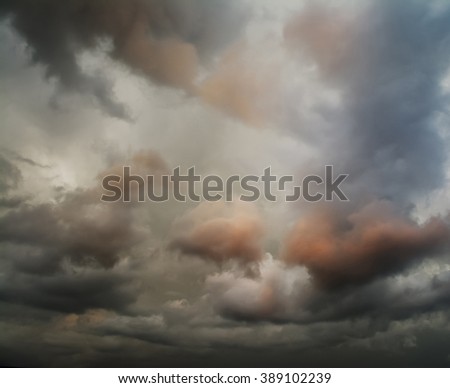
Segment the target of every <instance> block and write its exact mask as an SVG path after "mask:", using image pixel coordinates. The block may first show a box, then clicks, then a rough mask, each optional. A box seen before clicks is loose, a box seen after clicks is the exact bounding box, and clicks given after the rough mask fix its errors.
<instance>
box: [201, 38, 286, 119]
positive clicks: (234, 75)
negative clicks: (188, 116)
mask: <svg viewBox="0 0 450 388" xmlns="http://www.w3.org/2000/svg"><path fill="white" fill-rule="evenodd" d="M277 77H278V69H277V67H276V66H275V65H274V64H269V63H267V62H265V61H263V60H261V59H260V60H258V58H256V57H255V56H254V55H252V51H251V50H250V48H249V47H248V45H247V44H244V43H242V42H241V43H239V44H236V45H234V46H232V47H231V48H230V49H229V50H228V51H227V53H226V54H225V55H224V56H223V58H222V59H221V61H220V62H219V64H218V67H217V69H215V71H214V72H213V73H212V74H211V75H210V76H209V77H208V78H206V80H205V81H203V82H202V83H201V85H200V86H199V87H198V94H199V96H200V97H201V98H202V99H203V100H204V101H205V102H206V103H208V104H210V105H212V106H214V107H216V108H217V109H219V110H221V111H223V112H225V113H226V114H228V115H230V116H232V117H234V118H237V119H239V120H242V121H243V122H245V123H246V124H249V125H252V126H262V125H264V124H266V123H267V120H268V119H269V118H270V114H271V113H273V112H272V110H273V108H274V101H275V100H276V97H275V95H276V93H277V80H278V78H277Z"/></svg>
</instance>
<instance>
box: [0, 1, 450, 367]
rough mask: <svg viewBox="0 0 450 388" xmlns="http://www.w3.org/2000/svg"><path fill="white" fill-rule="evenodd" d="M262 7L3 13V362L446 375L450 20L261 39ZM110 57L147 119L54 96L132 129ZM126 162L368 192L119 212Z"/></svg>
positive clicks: (4, 7) (315, 20) (348, 20)
mask: <svg viewBox="0 0 450 388" xmlns="http://www.w3.org/2000/svg"><path fill="white" fill-rule="evenodd" d="M246 4H250V6H252V3H251V2H248V3H247V2H246ZM256 4H258V5H256ZM260 4H261V2H255V4H253V7H254V8H255V10H256V11H258V10H261V8H258V7H269V8H270V7H274V8H273V9H274V10H275V8H277V7H283V6H282V5H278V3H277V5H265V6H262V5H260ZM271 4H275V3H271ZM336 4H337V3H336ZM244 8H245V6H242V5H240V4H237V2H229V1H219V0H218V1H210V0H203V1H202V0H198V1H194V0H192V1H191V0H187V1H185V0H168V1H159V0H110V1H107V0H96V1H87V0H69V1H64V2H62V1H56V0H44V1H32V0H18V1H12V0H0V15H1V17H2V18H3V19H4V24H3V26H2V29H3V30H7V33H5V34H3V35H4V36H5V37H7V40H8V42H7V46H8V49H7V50H6V51H5V53H6V52H11V53H13V54H11V57H14V58H11V59H10V60H6V61H4V62H2V65H0V73H1V74H0V75H1V79H2V80H8V82H5V85H6V90H7V92H5V93H3V94H0V113H1V114H2V117H5V124H4V126H5V130H4V131H1V135H0V137H1V141H2V151H1V156H0V316H1V319H0V365H5V366H106V367H113V366H134V367H136V366H144V367H148V365H152V366H171V367H176V366H202V367H205V366H239V367H242V366H259V367H265V366H267V367H269V366H270V367H277V366H280V367H281V366H284V367H286V366H292V367H299V366H315V367H331V366H448V364H449V360H450V358H449V354H448V349H449V347H448V345H449V341H448V340H447V338H450V336H449V334H450V333H449V328H448V318H449V303H450V289H449V286H448V284H449V280H450V275H449V273H450V272H449V271H450V267H449V261H448V253H449V252H448V241H449V239H448V235H449V234H448V233H449V226H448V222H449V219H448V216H446V214H447V213H448V210H449V209H448V203H447V202H444V201H442V203H441V201H437V202H438V203H436V209H438V210H437V211H434V209H435V208H432V211H430V209H429V208H428V207H427V206H426V204H428V203H430V202H432V201H433V198H434V197H433V196H432V195H433V193H434V190H435V189H441V190H443V193H444V194H445V190H446V185H447V182H446V180H445V174H446V170H447V169H448V163H447V162H448V161H447V160H446V155H445V150H446V147H447V146H448V145H447V144H446V139H445V137H444V136H442V134H443V132H445V130H444V129H445V128H444V129H443V128H442V127H443V126H445V124H446V121H445V118H443V117H440V120H441V121H439V120H436V116H438V115H440V114H442V110H443V109H444V105H443V104H445V103H446V102H447V101H448V98H447V97H446V96H445V93H448V89H449V87H448V85H447V89H445V87H444V86H445V85H444V84H445V82H444V81H443V79H444V77H445V76H446V75H447V72H448V68H449V58H448V50H447V47H448V43H449V36H450V28H449V26H450V24H449V21H450V10H449V7H445V6H444V7H442V5H441V8H439V7H437V6H436V4H435V3H434V2H433V4H431V5H430V3H429V2H427V3H425V2H420V1H417V2H416V1H411V2H408V4H407V6H406V3H405V2H402V1H387V0H386V1H367V2H365V3H364V4H359V5H356V6H355V5H354V4H353V5H351V4H349V3H348V2H342V3H340V4H338V5H330V4H329V2H322V3H320V4H318V2H316V1H315V2H314V3H310V4H307V6H306V7H304V8H303V9H302V10H301V12H300V13H291V12H288V10H284V11H286V12H285V13H286V15H288V17H287V24H285V22H286V20H281V21H280V20H275V19H276V18H272V15H270V16H267V15H266V14H265V13H264V12H256V13H255V14H254V15H253V16H254V18H253V19H251V20H250V21H249V24H247V25H246V29H245V30H244V29H243V26H244V24H245V23H244V22H246V21H248V20H247V17H248V13H247V11H246V9H244ZM277 9H278V8H277ZM284 11H283V12H284ZM283 12H281V13H283ZM283 25H284V27H283ZM12 31H15V32H14V33H13V32H12ZM16 34H17V36H20V37H21V39H23V40H22V41H20V43H19V40H18V39H17V36H16ZM25 43H26V45H27V52H28V53H29V54H30V57H31V58H30V59H31V60H32V63H34V64H35V65H37V66H33V67H29V66H25V65H24V64H23V63H22V62H21V61H22V60H23V55H22V54H23V53H22V51H21V48H20V47H18V46H21V45H24V44H25ZM232 43H233V44H232ZM254 46H257V47H254ZM15 50H17V51H15ZM269 54H270V55H269ZM15 56H17V57H20V58H15ZM85 56H87V57H89V58H90V60H92V61H93V62H95V63H94V65H93V67H94V68H96V69H95V70H93V71H92V69H90V70H89V69H87V68H86V66H84V64H83V63H82V62H83V61H82V60H81V57H85ZM91 56H92V57H91ZM97 56H101V58H102V59H101V60H100V59H99V58H98V57H97ZM265 56H267V57H269V56H270V57H272V56H273V57H274V58H275V60H274V62H271V61H270V60H267V63H266V61H264V60H263V59H264V58H263V57H265ZM293 59H295V60H293ZM105 61H106V62H105ZM113 62H114V70H111V71H114V72H117V74H118V75H119V76H120V77H123V80H122V79H121V81H124V82H123V83H124V84H126V85H122V86H123V90H124V93H123V94H121V96H120V101H123V103H124V104H133V103H134V102H136V103H137V104H138V105H139V104H141V108H140V110H141V112H140V116H139V117H136V122H134V123H133V124H129V123H123V122H119V121H117V120H112V119H110V118H109V117H107V116H102V117H101V119H99V117H98V114H97V113H96V112H92V111H89V112H87V111H86V110H84V109H83V107H84V105H83V104H81V102H80V101H79V100H78V99H76V98H74V99H71V98H69V101H70V102H71V104H72V105H73V106H72V107H71V111H70V112H61V111H58V110H55V109H53V110H52V109H42V107H41V106H40V105H39V104H38V103H37V102H36V100H39V99H40V98H41V97H42V96H48V95H49V94H52V93H54V90H53V88H52V87H50V86H54V84H53V82H54V81H55V80H57V81H58V84H59V85H60V87H62V88H63V89H64V90H71V91H75V92H77V93H81V94H82V95H83V96H86V95H87V96H90V97H92V96H94V98H95V99H96V100H97V102H98V103H100V105H101V106H102V108H103V109H104V111H105V112H107V113H108V114H109V115H110V116H113V117H121V118H124V117H127V114H128V113H127V108H125V107H124V106H122V104H121V103H118V100H119V98H117V99H116V97H115V96H114V86H113V84H112V83H111V82H110V81H109V80H108V78H109V74H112V73H110V72H109V71H108V69H107V67H108V66H109V65H112V63H113ZM105 63H107V64H108V65H107V66H106V67H105V68H103V67H102V66H104V65H105ZM22 65H23V66H22ZM116 65H118V66H117V67H116ZM87 67H89V66H87ZM39 69H41V70H42V69H44V70H45V72H46V75H47V77H48V78H49V79H50V82H48V85H49V88H48V89H49V90H46V91H45V93H44V92H43V93H41V92H42V90H40V89H39V88H44V86H47V80H43V79H41V78H42V77H41V74H40V70H39ZM130 71H131V72H133V73H136V74H138V75H140V76H143V77H144V78H146V79H148V80H150V82H152V83H154V84H156V85H160V86H166V87H169V88H172V89H173V90H178V91H181V93H172V92H168V90H166V89H164V88H158V89H156V88H150V89H149V90H147V85H146V84H145V83H143V84H139V85H137V86H136V85H131V81H130V84H128V77H129V76H130V73H129V72H130ZM22 76H23V77H22ZM37 78H39V80H38V81H37ZM130 79H133V80H134V77H130ZM446 82H447V83H448V80H447V81H446ZM16 85H17V89H16V87H15V86H16ZM36 85H37V86H38V87H36V88H35V89H39V90H32V91H31V90H28V89H29V88H30V87H31V86H36ZM443 85H444V86H443ZM134 86H136V89H139V92H136V90H134V89H133V88H134ZM121 90H122V89H121ZM135 92H136V93H135ZM8 94H11V95H14V96H13V97H14V98H12V99H9V97H10V96H9V95H8ZM186 95H197V96H198V97H200V99H192V98H191V99H186V98H185V96H186ZM61 97H62V95H61V94H56V95H55V97H54V100H55V101H53V102H54V103H55V104H54V106H59V104H60V102H61V101H62V100H63V98H62V99H61V101H60V100H59V99H60V98H61ZM66 97H67V96H65V97H64V98H66ZM278 99H280V101H279V102H278V101H277V102H276V103H274V102H273V101H274V100H278ZM31 100H32V101H31ZM200 100H201V101H200ZM30 101H31V102H30ZM202 101H203V102H206V103H207V104H203V103H201V102H202ZM64 102H65V101H62V104H61V106H64ZM78 104H80V105H82V106H81V107H79V106H78ZM208 104H209V105H210V106H208ZM211 106H213V107H216V108H219V110H222V111H223V112H226V113H227V114H228V117H227V116H222V115H220V114H219V113H218V112H215V111H214V110H212V109H210V108H211ZM79 108H80V109H79ZM130 108H131V106H130ZM78 116H79V117H78ZM230 118H231V119H230ZM233 118H239V119H240V121H235V120H233ZM443 122H444V125H443V124H442V123H443ZM269 123H270V124H269ZM438 124H439V125H438ZM255 125H256V127H258V126H259V128H258V129H257V128H255ZM252 126H253V127H252ZM63 127H64V128H66V127H67V129H66V130H65V131H60V130H58V131H49V129H51V128H63ZM199 127H201V129H199ZM272 127H273V128H272ZM3 143H4V144H3ZM143 147H152V148H155V149H157V151H160V153H157V152H146V151H139V150H141V149H142V148H143ZM158 147H161V149H158ZM10 150H14V151H10ZM161 155H163V156H164V157H162V156H161ZM122 164H127V165H131V167H132V170H133V171H134V172H136V173H139V174H143V175H145V174H154V175H158V176H159V175H161V174H165V173H170V166H173V165H178V164H179V165H182V166H183V167H186V166H187V167H190V166H191V165H193V164H195V165H196V167H197V165H198V167H199V170H202V172H205V171H208V172H213V173H215V174H219V175H227V173H229V172H231V173H232V174H236V173H240V172H241V173H242V172H243V171H245V172H247V173H248V172H253V170H254V169H260V168H261V167H263V168H265V167H267V166H268V165H269V164H273V165H276V166H277V167H278V168H279V169H282V168H286V169H288V170H289V172H290V171H293V170H294V171H296V172H297V173H298V174H300V173H303V172H305V171H306V172H307V173H308V174H311V173H314V172H316V170H319V169H321V170H322V166H323V165H324V164H334V165H335V171H337V172H339V173H341V172H342V173H349V174H350V177H349V179H348V184H347V185H346V187H345V192H346V193H347V194H349V197H350V201H349V202H348V203H336V202H332V203H328V204H327V206H326V207H322V206H320V204H319V206H317V205H309V204H305V203H301V202H297V203H295V204H286V203H281V202H277V203H273V204H272V203H267V202H260V203H257V204H256V205H255V208H254V209H253V208H250V207H249V208H247V207H243V206H242V207H241V206H240V205H237V204H202V205H201V206H199V207H198V208H195V207H194V205H193V204H189V203H187V204H180V203H175V202H172V201H168V202H167V203H164V204H150V203H144V204H140V203H137V201H135V199H136V196H135V194H136V192H135V190H134V189H131V190H132V192H131V194H132V195H131V196H132V202H131V203H130V204H123V203H108V204H106V203H102V202H100V201H99V198H100V195H101V190H100V184H99V179H101V178H102V177H103V176H104V175H105V174H111V173H114V174H117V175H119V176H121V175H122ZM257 172H258V173H260V172H261V170H258V171H257ZM281 172H282V173H284V172H285V171H283V170H282V171H281ZM228 175H231V174H228ZM444 196H445V197H446V195H444ZM424 204H425V205H424ZM419 205H421V206H422V207H425V208H426V210H427V211H424V212H423V213H421V212H420V206H419ZM432 213H435V214H432ZM438 213H439V214H440V215H439V214H438ZM173 248H176V249H173ZM267 248H268V250H269V251H270V253H266V254H265V253H264V251H265V250H266V249H267ZM218 263H219V265H217V264H218Z"/></svg>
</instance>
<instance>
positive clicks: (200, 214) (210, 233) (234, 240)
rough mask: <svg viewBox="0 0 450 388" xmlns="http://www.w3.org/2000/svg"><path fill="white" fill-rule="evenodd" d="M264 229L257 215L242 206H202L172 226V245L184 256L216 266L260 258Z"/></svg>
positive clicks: (206, 204)
mask: <svg viewBox="0 0 450 388" xmlns="http://www.w3.org/2000/svg"><path fill="white" fill-rule="evenodd" d="M263 234H264V227H263V224H262V220H261V218H260V216H259V215H258V213H257V212H256V211H255V209H253V208H252V207H250V206H247V205H246V204H239V203H238V204H229V203H222V202H220V203H219V202H218V203H204V204H200V205H199V206H198V207H196V208H195V209H194V210H192V211H190V212H189V213H188V214H186V215H185V216H183V217H182V218H181V219H179V220H178V221H177V223H176V224H175V226H174V238H173V242H172V245H173V247H175V248H178V249H180V250H181V251H183V252H184V253H187V254H192V255H198V256H200V257H204V258H205V259H209V260H214V261H216V262H218V263H220V262H223V261H226V260H229V259H237V260H240V261H243V262H252V261H256V260H259V259H260V258H261V257H262V254H263V250H262V237H263Z"/></svg>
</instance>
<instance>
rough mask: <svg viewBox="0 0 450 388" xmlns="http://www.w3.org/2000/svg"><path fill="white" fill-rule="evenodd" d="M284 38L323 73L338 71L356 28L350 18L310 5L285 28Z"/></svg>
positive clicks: (325, 8)
mask: <svg viewBox="0 0 450 388" xmlns="http://www.w3.org/2000/svg"><path fill="white" fill-rule="evenodd" d="M284 39H285V42H286V44H287V46H288V47H289V49H292V50H294V51H297V52H298V51H304V52H305V53H306V54H307V55H309V56H311V57H312V58H313V59H314V60H315V61H316V62H317V64H318V65H319V66H320V68H321V69H322V70H324V71H325V72H332V71H335V70H337V69H338V68H339V67H340V66H341V65H342V63H343V60H344V59H345V56H346V55H347V54H348V50H349V45H350V43H351V39H352V25H351V23H350V20H349V17H348V15H345V16H344V15H343V14H342V13H339V12H337V11H335V10H333V9H332V8H330V7H322V6H320V5H317V4H316V5H314V4H310V5H308V6H307V7H306V9H305V10H303V11H302V12H300V13H299V14H297V15H295V16H294V17H293V18H292V19H291V20H290V21H289V22H288V23H287V24H286V26H285V28H284Z"/></svg>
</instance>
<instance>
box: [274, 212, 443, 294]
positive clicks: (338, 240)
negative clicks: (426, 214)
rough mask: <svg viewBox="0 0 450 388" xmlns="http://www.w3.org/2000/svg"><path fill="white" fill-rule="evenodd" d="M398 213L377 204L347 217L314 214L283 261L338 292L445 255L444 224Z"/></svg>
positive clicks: (295, 234)
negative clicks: (420, 221)
mask: <svg viewBox="0 0 450 388" xmlns="http://www.w3.org/2000/svg"><path fill="white" fill-rule="evenodd" d="M392 210H393V209H391V207H390V206H389V205H388V204H386V203H376V204H372V205H369V206H367V207H366V208H364V209H363V210H361V211H360V212H357V213H354V214H352V215H350V216H349V217H346V218H343V217H339V216H337V215H336V214H335V213H332V212H325V211H324V212H317V213H313V214H311V215H309V216H307V217H305V218H304V219H302V220H300V221H299V222H298V224H297V225H296V226H295V227H294V229H293V231H292V233H291V234H290V236H289V237H288V238H287V240H286V242H285V245H284V248H283V251H282V255H281V258H282V260H283V261H285V262H287V263H290V264H300V265H304V266H306V267H307V268H308V269H309V271H310V273H311V274H312V275H313V277H314V278H315V280H316V281H317V282H318V283H319V284H320V285H322V286H326V287H333V286H342V285H346V284H353V283H361V282H365V281H368V280H370V279H372V278H375V277H377V276H378V275H381V274H383V273H388V272H390V271H395V270H396V269H399V268H402V267H404V266H406V265H407V264H409V263H410V262H411V261H412V260H414V259H417V258H422V257H424V256H426V255H431V254H435V253H437V252H439V250H440V249H442V248H443V247H444V245H445V244H446V243H447V242H448V239H449V237H450V230H449V226H448V225H447V224H446V223H445V222H444V221H443V220H441V219H437V218H433V219H430V220H429V221H428V222H426V223H425V224H423V225H419V224H417V223H416V222H413V221H411V220H409V219H407V218H403V217H400V216H395V215H393V212H392Z"/></svg>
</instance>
